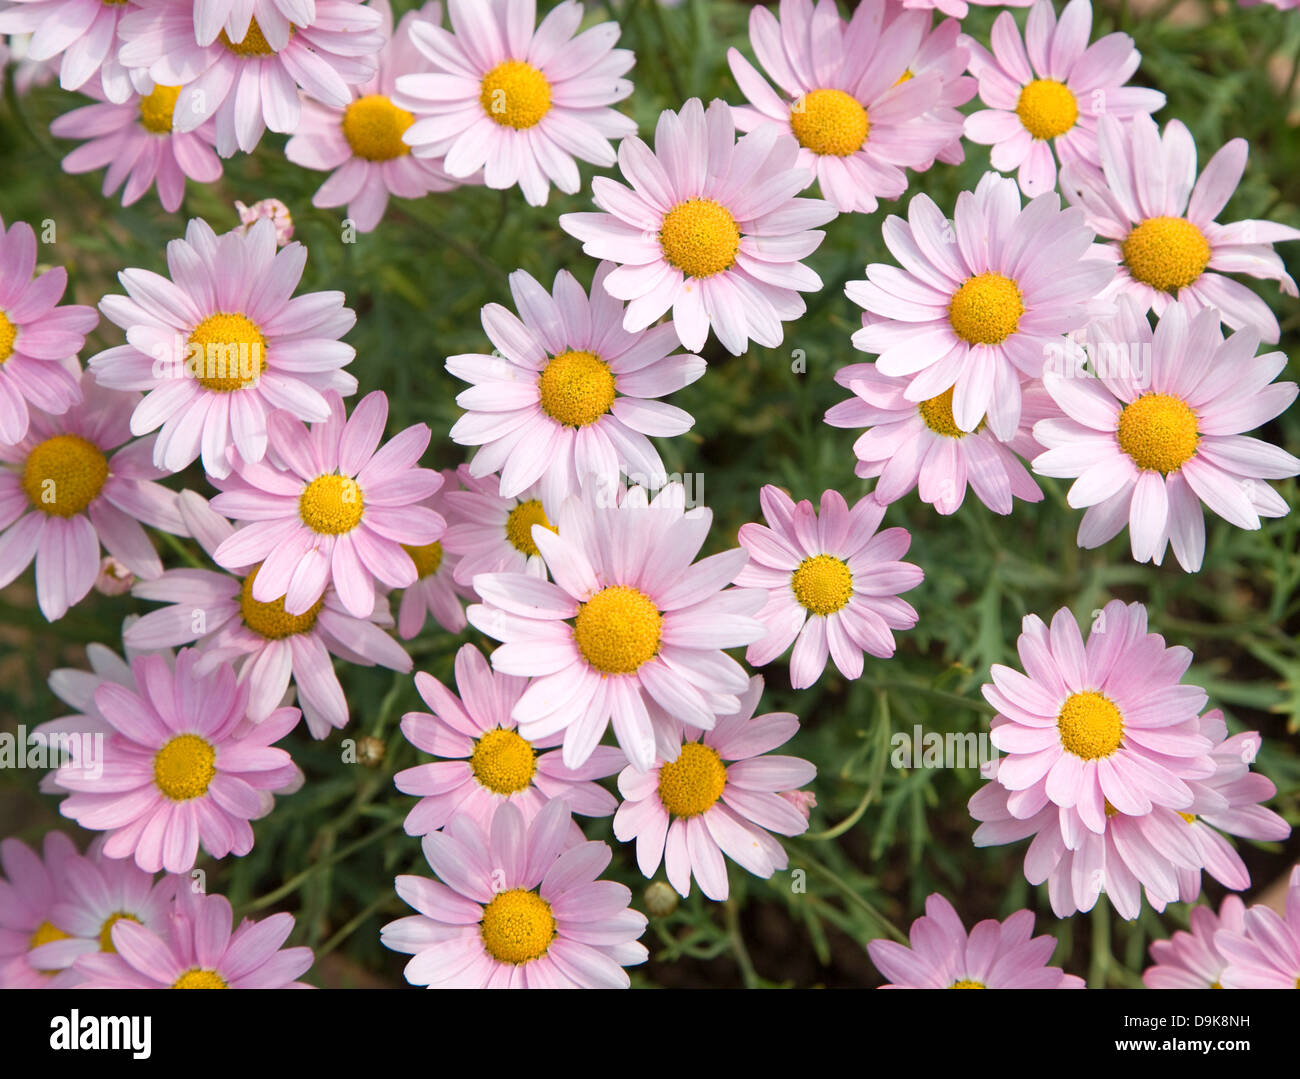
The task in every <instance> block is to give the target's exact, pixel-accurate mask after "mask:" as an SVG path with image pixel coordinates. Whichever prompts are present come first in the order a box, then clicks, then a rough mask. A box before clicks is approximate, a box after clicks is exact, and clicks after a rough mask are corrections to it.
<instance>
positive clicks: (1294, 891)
mask: <svg viewBox="0 0 1300 1079" xmlns="http://www.w3.org/2000/svg"><path fill="white" fill-rule="evenodd" d="M1242 919H1243V924H1242V926H1241V927H1240V928H1237V927H1234V926H1230V925H1222V926H1220V927H1219V929H1218V931H1217V932H1216V933H1215V934H1214V947H1215V948H1216V949H1217V951H1218V952H1219V954H1220V955H1221V956H1223V958H1224V959H1225V960H1226V965H1225V966H1224V968H1223V971H1222V973H1221V974H1220V975H1219V981H1220V982H1221V983H1222V985H1223V988H1224V989H1300V866H1296V868H1295V869H1293V870H1292V871H1291V881H1290V887H1289V888H1288V889H1287V893H1286V915H1285V917H1284V916H1282V915H1280V914H1278V913H1277V911H1275V910H1270V909H1269V908H1268V907H1266V906H1264V905H1263V904H1259V903H1257V904H1255V906H1253V907H1251V908H1249V909H1248V910H1247V911H1246V912H1245V914H1244V915H1243V916H1242Z"/></svg>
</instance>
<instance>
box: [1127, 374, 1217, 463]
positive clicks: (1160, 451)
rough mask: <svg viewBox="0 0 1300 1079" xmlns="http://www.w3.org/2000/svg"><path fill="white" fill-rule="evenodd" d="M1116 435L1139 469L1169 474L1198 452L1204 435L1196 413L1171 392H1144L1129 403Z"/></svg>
mask: <svg viewBox="0 0 1300 1079" xmlns="http://www.w3.org/2000/svg"><path fill="white" fill-rule="evenodd" d="M1115 434H1116V437H1117V438H1118V440H1119V446H1120V449H1122V450H1123V451H1124V452H1125V453H1127V454H1128V455H1129V456H1130V457H1131V458H1133V463H1134V464H1136V465H1137V466H1138V468H1143V469H1154V470H1155V471H1157V472H1163V473H1164V474H1165V475H1166V476H1167V475H1169V473H1171V472H1177V471H1178V470H1179V469H1180V468H1181V467H1182V466H1183V464H1184V463H1186V462H1187V461H1188V460H1189V459H1190V458H1191V457H1193V456H1194V455H1195V453H1196V446H1197V443H1198V442H1199V441H1200V437H1201V436H1200V435H1199V434H1198V433H1197V431H1196V413H1195V412H1193V411H1192V409H1191V407H1190V406H1189V405H1188V404H1187V403H1186V402H1184V401H1180V400H1179V399H1178V398H1177V397H1174V396H1172V395H1170V394H1167V393H1144V394H1143V395H1142V396H1141V397H1139V398H1137V400H1135V401H1133V402H1132V403H1131V404H1127V405H1125V406H1124V408H1123V410H1122V411H1121V412H1120V414H1119V426H1118V428H1117V429H1116V432H1115Z"/></svg>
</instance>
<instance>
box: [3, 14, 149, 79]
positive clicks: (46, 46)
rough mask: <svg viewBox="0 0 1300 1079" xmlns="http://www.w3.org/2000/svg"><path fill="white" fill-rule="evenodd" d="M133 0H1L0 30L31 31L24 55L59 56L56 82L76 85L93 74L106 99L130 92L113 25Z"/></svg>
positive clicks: (36, 57)
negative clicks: (119, 56) (3, 0)
mask: <svg viewBox="0 0 1300 1079" xmlns="http://www.w3.org/2000/svg"><path fill="white" fill-rule="evenodd" d="M134 7H135V3H134V0H7V2H5V3H3V4H0V35H3V34H26V33H30V34H31V35H32V37H31V41H30V42H29V43H28V45H27V52H26V55H27V57H28V58H29V59H30V60H33V61H36V62H43V61H49V60H54V59H56V58H59V85H60V86H62V87H63V89H65V90H80V89H82V88H83V87H85V86H86V84H87V83H88V82H90V80H91V79H92V78H94V77H95V76H99V77H98V78H97V79H95V83H93V84H91V89H94V88H95V86H96V85H98V86H99V87H102V89H103V93H104V95H105V97H107V98H108V100H109V101H116V102H123V101H125V100H126V99H127V98H128V97H130V96H131V81H132V80H131V79H130V77H129V75H128V72H127V70H126V68H124V67H123V66H122V64H121V63H120V62H119V60H118V57H117V48H118V37H117V28H118V24H119V21H120V20H121V18H122V17H123V16H124V15H126V14H127V13H129V12H130V11H132V10H134Z"/></svg>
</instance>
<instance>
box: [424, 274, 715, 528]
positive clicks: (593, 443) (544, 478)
mask: <svg viewBox="0 0 1300 1079" xmlns="http://www.w3.org/2000/svg"><path fill="white" fill-rule="evenodd" d="M611 271H613V272H612V273H611ZM617 272H618V271H617V270H614V268H613V266H611V265H610V264H609V263H607V262H606V263H601V265H600V266H599V267H598V268H597V270H596V277H595V280H594V281H593V282H592V286H591V296H590V298H589V297H588V296H587V293H586V292H585V291H584V290H583V288H582V286H581V285H579V284H578V282H577V280H576V279H575V278H574V277H573V275H572V274H571V273H569V272H568V271H567V270H561V271H560V272H559V273H557V274H556V275H555V284H554V286H553V288H552V291H551V292H547V291H546V289H545V288H544V287H542V285H541V284H540V283H539V282H538V281H537V280H536V279H535V278H533V277H532V276H531V275H530V274H528V273H527V272H525V271H524V270H516V271H515V272H514V273H512V274H511V275H510V291H511V294H512V295H513V296H514V300H515V307H516V308H517V309H518V311H519V316H515V315H512V314H511V313H510V312H509V311H507V310H506V309H505V308H504V307H502V306H501V305H500V304H495V303H493V304H488V305H487V306H486V307H484V308H483V329H484V331H485V332H486V333H487V335H488V338H489V339H490V340H491V341H492V343H493V344H494V345H495V346H496V347H497V349H498V350H499V354H495V355H491V356H484V355H479V354H467V355H461V356H450V357H448V358H447V370H448V371H450V372H451V373H452V374H453V375H455V376H456V377H457V378H460V379H464V380H465V381H466V382H470V383H473V385H472V386H471V388H470V389H468V390H464V391H463V392H461V393H460V395H459V396H457V398H456V403H457V404H458V405H460V406H461V408H463V409H466V411H467V415H465V416H462V417H461V418H460V419H459V420H457V421H456V423H455V424H454V425H453V426H452V429H451V437H452V440H453V441H455V442H457V443H459V444H460V445H462V446H481V447H482V448H481V449H480V450H479V451H478V452H477V453H476V454H475V455H474V458H473V460H471V461H470V464H469V471H470V475H471V476H476V477H477V476H486V475H488V474H489V473H492V472H500V474H501V479H500V484H499V491H500V493H501V494H502V495H503V496H505V497H507V498H513V497H514V496H516V495H518V494H520V492H522V491H523V490H524V489H525V488H527V487H530V486H532V485H533V484H538V485H539V486H540V488H541V491H542V505H543V506H545V507H547V508H548V509H550V510H551V511H552V512H557V511H558V510H559V507H560V504H561V503H562V502H563V501H564V500H565V499H566V498H568V497H569V496H570V495H572V494H575V493H576V492H577V491H578V489H579V487H580V486H581V485H582V484H583V483H585V482H587V480H588V479H589V478H591V477H592V476H593V475H594V476H596V477H598V478H599V479H600V480H603V481H605V482H607V483H610V482H614V481H616V480H617V479H618V477H619V475H620V474H621V473H629V474H634V475H642V476H662V475H665V469H664V464H663V461H662V459H661V458H660V457H659V453H658V451H657V450H656V449H655V448H654V446H653V445H651V443H650V440H649V439H648V438H647V437H646V436H647V435H659V436H671V435H680V434H682V433H683V432H685V431H689V430H690V429H691V426H692V425H693V423H694V422H695V421H694V420H693V419H692V418H691V416H690V413H688V412H683V411H682V410H681V409H680V408H677V407H675V406H673V405H670V404H667V403H666V402H663V401H658V400H656V398H659V397H663V396H664V395H666V394H669V393H671V392H673V391H674V390H679V389H681V388H682V387H683V386H689V385H690V384H691V383H692V382H694V381H695V380H696V379H698V378H699V377H700V376H701V375H703V374H704V368H705V363H704V361H703V360H702V359H700V357H699V356H694V355H691V354H689V353H682V352H678V351H676V350H677V348H678V339H677V333H676V331H675V330H674V329H673V327H672V326H671V325H663V326H656V327H654V328H653V329H649V330H637V331H636V332H629V331H627V330H625V329H624V328H623V326H622V325H621V323H622V322H623V305H622V304H621V303H619V302H618V301H617V300H615V299H614V298H613V297H612V296H610V295H609V293H608V292H607V291H606V290H605V288H604V286H605V284H606V283H607V282H608V281H609V280H610V278H612V277H613V275H614V274H615V273H617Z"/></svg>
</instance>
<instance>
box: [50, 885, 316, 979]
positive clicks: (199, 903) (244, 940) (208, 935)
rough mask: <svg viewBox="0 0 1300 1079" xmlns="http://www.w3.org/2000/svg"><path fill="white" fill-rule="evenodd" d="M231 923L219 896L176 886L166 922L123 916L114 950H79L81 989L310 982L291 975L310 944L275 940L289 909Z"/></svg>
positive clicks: (302, 967)
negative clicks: (153, 925) (153, 924)
mask: <svg viewBox="0 0 1300 1079" xmlns="http://www.w3.org/2000/svg"><path fill="white" fill-rule="evenodd" d="M233 923H234V914H233V912H232V911H231V909H230V902H229V901H228V900H227V899H226V898H225V896H220V895H204V894H203V893H202V892H196V891H194V890H193V889H191V888H181V889H180V891H179V893H178V894H177V898H176V906H175V909H174V910H173V912H172V915H171V917H170V918H169V919H168V923H167V925H166V927H165V928H163V929H160V930H159V931H154V930H152V929H148V928H146V927H145V926H143V925H137V924H136V923H135V922H133V921H129V920H126V919H123V920H122V921H119V922H118V923H117V924H116V925H114V926H113V929H112V937H113V953H112V954H99V955H85V956H82V957H81V958H80V959H78V960H77V965H76V967H75V968H74V969H76V971H77V972H78V973H79V974H81V975H83V976H84V977H85V979H86V980H85V982H84V983H83V984H82V986H81V988H83V989H308V988H310V986H307V985H304V984H303V983H302V982H299V981H295V979H296V978H297V977H298V976H299V975H300V974H302V973H304V972H305V971H306V970H307V968H308V967H310V966H311V965H312V961H313V956H312V951H311V949H310V948H282V947H281V945H282V944H284V942H285V940H286V938H287V937H288V936H289V934H290V933H291V932H293V915H292V914H272V915H271V916H270V917H269V918H263V919H262V920H261V921H260V922H254V921H252V920H251V919H248V918H245V919H244V920H243V921H242V922H240V923H239V925H238V926H237V927H236V926H234V924H233ZM232 929H233V932H232Z"/></svg>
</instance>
